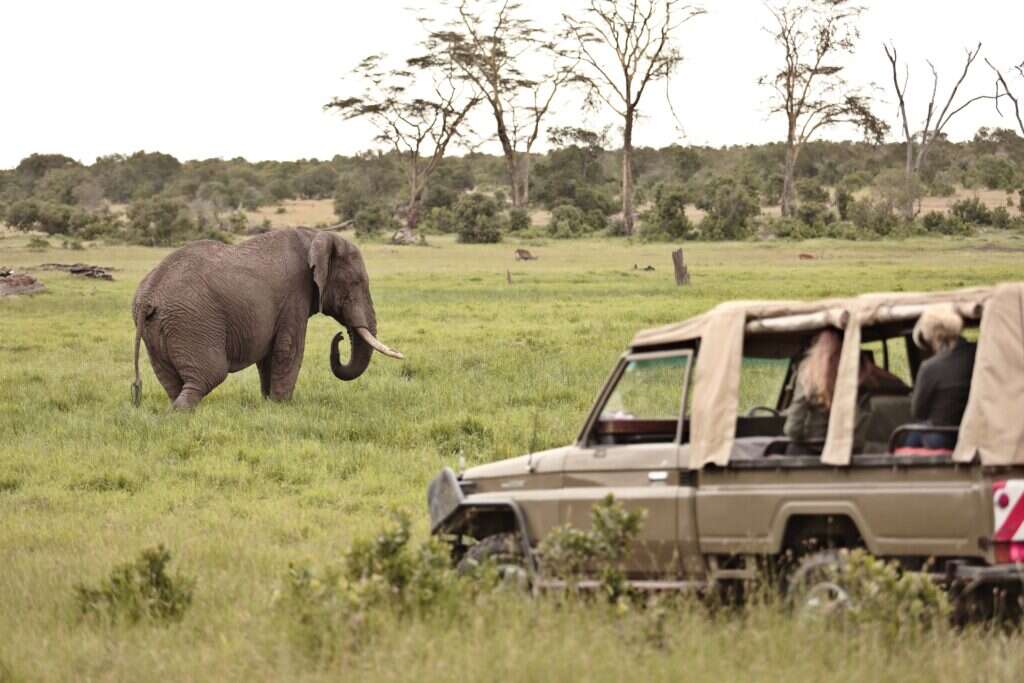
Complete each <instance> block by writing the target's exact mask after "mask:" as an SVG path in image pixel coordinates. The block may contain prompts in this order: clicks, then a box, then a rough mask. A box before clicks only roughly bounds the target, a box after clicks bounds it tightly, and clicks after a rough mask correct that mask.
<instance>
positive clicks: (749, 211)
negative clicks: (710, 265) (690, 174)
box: [697, 178, 761, 240]
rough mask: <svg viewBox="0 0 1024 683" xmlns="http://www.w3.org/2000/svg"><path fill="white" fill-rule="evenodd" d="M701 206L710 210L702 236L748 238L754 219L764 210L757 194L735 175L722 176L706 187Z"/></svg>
mask: <svg viewBox="0 0 1024 683" xmlns="http://www.w3.org/2000/svg"><path fill="white" fill-rule="evenodd" d="M697 207H698V208H700V209H703V210H705V211H707V215H706V216H705V217H704V220H703V221H701V224H700V232H701V236H702V237H704V238H705V239H709V240H738V239H745V238H747V237H749V236H750V233H751V219H752V218H753V217H754V216H756V215H758V214H759V213H761V207H760V206H759V205H758V203H757V196H756V195H755V194H753V192H751V191H750V190H749V189H747V188H745V187H743V186H742V185H739V184H738V183H736V182H735V181H734V180H732V179H731V178H724V179H719V180H717V181H715V182H713V183H712V184H711V185H710V186H709V187H708V188H706V189H705V192H704V195H703V197H702V198H701V199H700V201H698V202H697Z"/></svg>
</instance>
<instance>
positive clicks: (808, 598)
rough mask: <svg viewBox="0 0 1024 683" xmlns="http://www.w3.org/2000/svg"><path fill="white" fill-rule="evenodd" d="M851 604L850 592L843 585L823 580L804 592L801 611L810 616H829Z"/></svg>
mask: <svg viewBox="0 0 1024 683" xmlns="http://www.w3.org/2000/svg"><path fill="white" fill-rule="evenodd" d="M849 606H850V594H849V593H847V592H846V590H845V589H844V588H843V587H842V586H840V585H839V584H837V583H834V582H832V581H821V582H819V583H816V584H814V585H813V586H811V587H810V588H809V589H808V590H807V591H806V592H805V593H804V597H803V600H802V601H801V607H800V611H801V613H803V614H804V615H805V616H809V617H827V616H829V615H832V614H836V613H838V612H842V611H844V610H846V609H847V608H849Z"/></svg>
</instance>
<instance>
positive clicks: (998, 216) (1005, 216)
mask: <svg viewBox="0 0 1024 683" xmlns="http://www.w3.org/2000/svg"><path fill="white" fill-rule="evenodd" d="M990 218H991V221H992V227H994V228H999V229H1000V230H1006V229H1007V228H1009V227H1010V224H1011V222H1012V220H1013V219H1012V218H1011V217H1010V212H1009V211H1007V210H1006V207H1005V206H997V207H996V208H994V209H992V211H991V213H990Z"/></svg>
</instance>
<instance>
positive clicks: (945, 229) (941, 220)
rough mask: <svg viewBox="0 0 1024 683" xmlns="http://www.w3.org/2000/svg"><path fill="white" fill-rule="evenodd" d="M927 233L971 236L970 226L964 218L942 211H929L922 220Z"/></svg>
mask: <svg viewBox="0 0 1024 683" xmlns="http://www.w3.org/2000/svg"><path fill="white" fill-rule="evenodd" d="M921 225H922V226H923V227H924V230H925V232H930V233H937V234H940V235H969V234H970V232H971V228H970V226H969V225H968V224H967V223H965V222H964V220H963V219H962V218H960V217H959V216H956V215H953V214H945V213H942V212H941V211H929V212H928V213H926V214H925V215H924V216H922V218H921Z"/></svg>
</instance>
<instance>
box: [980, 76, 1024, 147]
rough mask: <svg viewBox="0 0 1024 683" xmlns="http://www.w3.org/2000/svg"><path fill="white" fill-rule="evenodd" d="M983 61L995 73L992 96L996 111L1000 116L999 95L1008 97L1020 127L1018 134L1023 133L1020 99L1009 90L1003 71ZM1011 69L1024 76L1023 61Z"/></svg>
mask: <svg viewBox="0 0 1024 683" xmlns="http://www.w3.org/2000/svg"><path fill="white" fill-rule="evenodd" d="M985 63H986V64H988V66H989V68H990V69H992V71H994V72H995V75H996V94H995V97H994V99H995V101H996V111H997V112H999V115H1000V116H1002V114H1003V113H1002V112H1001V111H999V97H1000V96H1001V95H1005V96H1006V97H1008V98H1009V99H1010V102H1011V103H1012V104H1013V113H1014V115H1015V116H1016V117H1017V126H1018V127H1019V128H1020V134H1021V135H1024V119H1022V118H1021V111H1020V100H1019V99H1017V96H1016V95H1014V94H1013V91H1012V90H1010V85H1009V84H1008V83H1007V82H1006V78H1004V77H1003V72H1002V71H1000V70H999V69H997V68H996V67H994V66H993V65H992V62H990V61H988V60H987V59H986V60H985ZM1013 70H1014V71H1016V72H1017V73H1018V74H1020V76H1021V78H1024V62H1021V63H1020V64H1018V65H1017V66H1015V67H1013Z"/></svg>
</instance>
